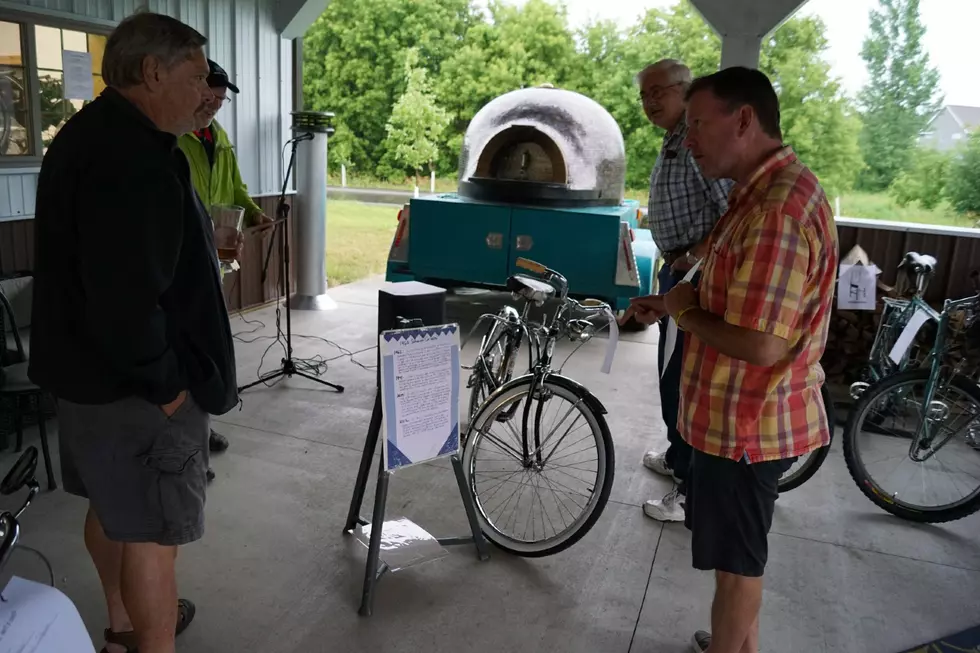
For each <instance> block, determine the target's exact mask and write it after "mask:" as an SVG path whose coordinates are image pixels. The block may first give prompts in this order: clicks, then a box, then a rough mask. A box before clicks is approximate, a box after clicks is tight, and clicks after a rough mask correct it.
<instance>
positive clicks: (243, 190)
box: [178, 59, 273, 482]
mask: <svg viewBox="0 0 980 653" xmlns="http://www.w3.org/2000/svg"><path fill="white" fill-rule="evenodd" d="M208 66H209V68H210V73H209V75H208V80H207V83H208V87H209V88H210V89H211V95H212V97H210V98H209V99H208V101H207V102H205V103H204V104H203V105H202V106H201V109H200V110H199V111H198V112H197V114H196V115H195V120H196V122H197V125H196V129H195V130H194V131H193V132H189V133H187V134H184V135H183V136H181V137H180V139H179V140H178V144H179V145H180V149H181V150H183V152H184V154H185V155H186V156H187V161H188V162H189V163H190V167H191V181H193V183H194V189H195V190H196V191H197V194H198V195H199V196H200V198H201V202H202V203H203V204H204V207H205V208H206V209H207V210H208V211H210V210H211V207H212V206H214V205H215V204H235V205H237V206H241V207H243V208H244V209H245V226H246V227H255V226H259V225H268V224H272V222H273V220H272V218H270V217H269V216H267V215H266V214H265V213H263V212H262V209H261V208H259V205H258V204H256V203H255V202H253V201H252V198H251V197H250V196H249V194H248V187H247V186H246V185H245V182H243V181H242V175H241V172H240V171H239V169H238V159H237V157H236V156H235V149H234V146H233V145H232V144H231V140H229V138H228V134H227V133H226V132H225V130H224V129H222V128H221V125H219V124H218V121H216V120H215V119H214V117H215V116H216V115H217V113H218V110H219V109H221V107H222V106H224V105H225V104H227V103H228V102H231V98H230V97H228V91H231V92H232V93H238V87H237V86H235V85H234V84H232V83H231V80H230V79H229V78H228V73H226V72H225V70H224V68H222V67H221V66H219V65H218V64H216V63H215V62H214V61H211V60H210V59H208ZM209 448H210V449H211V451H213V452H221V451H224V450H225V449H227V448H228V438H226V437H225V436H223V435H221V434H219V433H215V432H214V430H213V429H212V430H211V437H210V440H209ZM212 480H214V471H213V470H212V469H211V468H208V481H209V482H210V481H212Z"/></svg>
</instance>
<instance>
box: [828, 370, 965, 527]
mask: <svg viewBox="0 0 980 653" xmlns="http://www.w3.org/2000/svg"><path fill="white" fill-rule="evenodd" d="M929 380H930V372H929V370H927V369H917V370H909V371H906V372H902V373H900V374H895V375H893V376H890V377H888V378H885V379H883V380H882V381H879V382H878V383H876V384H874V385H872V386H871V387H870V388H868V389H867V390H866V391H865V392H864V394H863V395H862V396H861V399H860V401H859V402H858V403H857V405H856V406H855V407H854V410H853V411H852V413H851V418H850V420H849V421H848V424H847V428H846V430H845V431H844V460H845V461H846V462H847V469H848V471H849V472H850V474H851V477H852V478H853V479H854V482H855V483H857V485H858V487H859V488H860V489H861V492H863V493H864V495H865V496H866V497H868V499H870V500H871V501H872V502H873V503H874V504H875V505H877V506H878V507H880V508H881V509H882V510H885V511H887V512H890V513H891V514H893V515H896V516H898V517H901V518H902V519H908V520H910V521H915V522H928V523H941V522H947V521H953V520H956V519H961V518H963V517H966V516H967V515H970V514H972V513H974V512H977V511H978V510H980V452H978V451H977V450H976V449H974V447H973V446H972V443H973V441H974V439H975V436H976V433H977V431H978V429H980V386H977V384H976V383H975V382H973V381H972V380H970V379H967V378H965V377H962V376H952V377H950V378H949V379H946V380H944V381H943V382H941V383H940V384H938V387H937V388H936V389H935V391H934V392H933V397H932V400H931V401H930V402H929V404H928V405H926V404H925V401H924V400H925V394H926V390H927V388H928V385H929ZM882 407H884V410H882ZM882 412H884V414H881V413H882ZM920 432H921V434H922V437H921V438H919V442H916V441H915V439H916V437H917V436H918V435H919V434H920Z"/></svg>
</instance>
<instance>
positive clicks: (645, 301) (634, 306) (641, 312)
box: [619, 295, 667, 326]
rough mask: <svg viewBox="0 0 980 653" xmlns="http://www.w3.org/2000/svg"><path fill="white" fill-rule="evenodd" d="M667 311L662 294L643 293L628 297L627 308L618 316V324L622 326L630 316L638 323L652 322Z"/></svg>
mask: <svg viewBox="0 0 980 653" xmlns="http://www.w3.org/2000/svg"><path fill="white" fill-rule="evenodd" d="M666 312H667V309H666V308H664V296H663V295H645V296H643V297H634V298H632V299H630V305H629V308H627V309H626V310H625V311H624V312H623V317H622V318H620V320H619V324H620V326H622V325H623V324H626V322H628V321H629V319H630V318H634V319H636V321H637V322H639V323H640V324H653V323H654V322H656V321H657V320H659V319H660V318H661V317H663V316H664V314H665V313H666Z"/></svg>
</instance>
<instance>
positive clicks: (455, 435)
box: [379, 324, 460, 471]
mask: <svg viewBox="0 0 980 653" xmlns="http://www.w3.org/2000/svg"><path fill="white" fill-rule="evenodd" d="M379 344H380V347H381V398H382V414H383V415H384V422H383V423H384V428H383V433H384V438H383V440H382V441H383V443H384V465H385V469H386V470H389V471H393V470H396V469H400V468H402V467H408V466H409V465H415V464H417V463H422V462H426V461H429V460H433V459H435V458H441V457H444V456H451V455H453V454H455V453H458V452H459V370H460V366H459V326H458V325H456V324H446V325H442V326H435V327H420V328H417V329H398V330H394V331H385V332H384V333H382V334H381V336H380V339H379Z"/></svg>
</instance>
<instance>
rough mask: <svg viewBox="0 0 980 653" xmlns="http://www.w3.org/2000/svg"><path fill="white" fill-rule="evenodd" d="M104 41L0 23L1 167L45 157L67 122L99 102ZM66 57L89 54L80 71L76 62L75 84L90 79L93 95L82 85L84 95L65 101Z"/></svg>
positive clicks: (70, 28)
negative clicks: (96, 100)
mask: <svg viewBox="0 0 980 653" xmlns="http://www.w3.org/2000/svg"><path fill="white" fill-rule="evenodd" d="M106 32H107V30H106ZM106 38H107V37H106V33H105V32H103V31H100V30H99V29H98V28H95V30H86V29H84V28H79V27H78V26H75V25H69V24H40V23H37V24H35V23H31V22H29V21H28V20H25V21H20V20H17V19H14V20H0V165H6V164H14V165H17V163H18V162H24V160H25V159H26V158H28V157H40V156H41V155H43V154H44V152H45V151H47V148H48V145H50V144H51V141H52V140H54V137H55V135H56V134H57V133H58V131H59V130H60V129H61V127H62V126H63V125H64V124H65V122H66V121H67V120H68V119H69V118H71V117H72V116H73V115H74V114H75V113H76V112H77V111H78V110H79V109H81V108H82V107H83V106H84V105H85V104H87V103H88V102H90V101H91V100H92V99H94V98H95V97H98V95H99V93H101V92H102V90H103V89H104V88H105V83H103V81H102V53H103V52H104V51H105V44H106ZM66 52H68V53H86V56H87V60H86V59H85V57H83V58H82V60H81V63H82V64H84V67H83V68H82V69H81V70H80V71H79V69H78V67H77V65H78V63H79V58H78V57H75V62H76V67H75V68H74V70H75V73H76V77H75V81H76V82H77V81H79V77H78V74H79V73H80V74H81V80H82V81H85V80H86V75H91V93H89V92H88V90H89V89H88V88H87V84H83V85H82V86H83V87H86V88H84V92H83V93H82V95H81V96H79V94H78V93H74V94H73V95H74V96H75V97H73V98H66V97H65V94H66V89H65V61H66V59H65V56H66V55H65V53H66ZM89 61H90V63H89ZM70 74H71V73H70V72H69V75H70ZM69 79H71V78H70V77H69ZM76 98H78V99H76ZM35 160H36V159H35Z"/></svg>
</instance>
